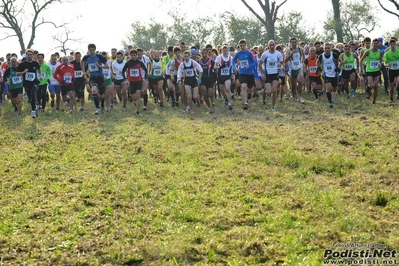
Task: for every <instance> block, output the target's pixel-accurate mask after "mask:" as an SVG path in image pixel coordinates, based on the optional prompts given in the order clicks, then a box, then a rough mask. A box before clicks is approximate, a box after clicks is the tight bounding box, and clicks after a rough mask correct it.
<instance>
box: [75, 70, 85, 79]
mask: <svg viewBox="0 0 399 266" xmlns="http://www.w3.org/2000/svg"><path fill="white" fill-rule="evenodd" d="M75 77H76V78H81V77H83V71H82V70H76V71H75Z"/></svg>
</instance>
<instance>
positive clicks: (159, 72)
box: [154, 68, 162, 76]
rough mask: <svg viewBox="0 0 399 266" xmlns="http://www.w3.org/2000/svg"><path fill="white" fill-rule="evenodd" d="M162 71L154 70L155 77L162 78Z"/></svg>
mask: <svg viewBox="0 0 399 266" xmlns="http://www.w3.org/2000/svg"><path fill="white" fill-rule="evenodd" d="M161 73H162V71H161V70H160V69H159V68H156V69H154V76H161Z"/></svg>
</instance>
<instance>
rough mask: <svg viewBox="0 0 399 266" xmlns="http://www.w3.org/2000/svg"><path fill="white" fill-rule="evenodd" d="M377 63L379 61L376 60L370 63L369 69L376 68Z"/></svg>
mask: <svg viewBox="0 0 399 266" xmlns="http://www.w3.org/2000/svg"><path fill="white" fill-rule="evenodd" d="M379 63H380V61H377V60H372V61H370V68H378V64H379Z"/></svg>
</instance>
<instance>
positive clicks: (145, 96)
mask: <svg viewBox="0 0 399 266" xmlns="http://www.w3.org/2000/svg"><path fill="white" fill-rule="evenodd" d="M137 59H138V60H140V61H141V62H143V64H144V65H145V67H146V69H147V70H148V69H149V63H150V58H148V56H146V55H144V51H143V49H141V48H137ZM141 73H142V74H143V75H144V72H143V71H142V72H141ZM142 82H143V88H142V91H141V97H142V98H143V100H144V105H143V110H144V111H146V110H147V103H148V79H147V74H146V76H143V81H142Z"/></svg>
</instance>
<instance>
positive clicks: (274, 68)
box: [258, 40, 284, 111]
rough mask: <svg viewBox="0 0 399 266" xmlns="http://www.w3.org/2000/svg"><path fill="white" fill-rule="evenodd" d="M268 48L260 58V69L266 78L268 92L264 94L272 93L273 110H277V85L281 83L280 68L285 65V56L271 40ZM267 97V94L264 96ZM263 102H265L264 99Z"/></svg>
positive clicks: (263, 77)
mask: <svg viewBox="0 0 399 266" xmlns="http://www.w3.org/2000/svg"><path fill="white" fill-rule="evenodd" d="M267 46H268V48H269V49H268V50H267V51H265V52H264V53H263V54H262V56H261V58H260V60H259V66H258V67H259V70H260V72H261V73H262V79H263V80H265V88H266V92H263V95H265V94H266V93H267V94H272V106H271V110H272V111H274V110H276V99H277V87H278V84H279V68H281V67H284V64H283V56H282V54H281V53H280V52H278V51H276V50H275V46H276V43H275V42H274V40H270V41H269V42H268V44H267ZM263 99H265V96H263ZM263 102H265V101H264V100H263Z"/></svg>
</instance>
